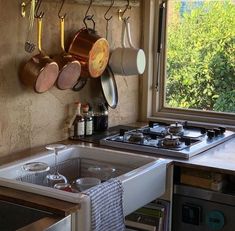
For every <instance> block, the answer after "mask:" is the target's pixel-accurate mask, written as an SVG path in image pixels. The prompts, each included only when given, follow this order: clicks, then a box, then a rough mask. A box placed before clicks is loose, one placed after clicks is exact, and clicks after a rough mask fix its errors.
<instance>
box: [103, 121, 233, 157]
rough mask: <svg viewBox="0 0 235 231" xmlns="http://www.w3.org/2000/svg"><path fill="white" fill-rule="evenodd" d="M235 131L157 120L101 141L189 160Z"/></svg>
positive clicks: (111, 144) (229, 136) (106, 143)
mask: <svg viewBox="0 0 235 231" xmlns="http://www.w3.org/2000/svg"><path fill="white" fill-rule="evenodd" d="M232 137H235V133H234V132H232V131H228V130H226V129H225V128H224V127H216V128H213V129H207V128H204V127H197V126H188V125H187V122H185V123H177V122H176V123H173V124H166V123H160V122H159V123H156V122H149V126H146V127H143V128H138V129H134V130H129V131H128V130H125V129H120V132H119V134H115V135H111V136H108V137H106V138H104V139H102V140H100V144H102V145H107V146H111V147H117V148H125V149H129V150H137V151H142V152H145V153H151V154H156V155H164V156H172V157H175V158H183V159H189V158H190V157H192V156H194V155H197V154H199V153H201V152H203V151H205V150H207V149H209V148H212V147H214V146H216V145H218V144H220V143H223V142H225V141H227V140H229V139H231V138H232Z"/></svg>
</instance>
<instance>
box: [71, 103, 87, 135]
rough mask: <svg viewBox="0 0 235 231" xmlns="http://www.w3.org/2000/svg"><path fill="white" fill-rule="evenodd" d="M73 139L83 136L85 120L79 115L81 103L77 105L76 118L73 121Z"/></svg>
mask: <svg viewBox="0 0 235 231" xmlns="http://www.w3.org/2000/svg"><path fill="white" fill-rule="evenodd" d="M73 127H74V138H75V139H76V138H82V137H84V135H85V120H84V118H83V116H82V115H81V103H77V111H76V117H75V119H74V121H73Z"/></svg>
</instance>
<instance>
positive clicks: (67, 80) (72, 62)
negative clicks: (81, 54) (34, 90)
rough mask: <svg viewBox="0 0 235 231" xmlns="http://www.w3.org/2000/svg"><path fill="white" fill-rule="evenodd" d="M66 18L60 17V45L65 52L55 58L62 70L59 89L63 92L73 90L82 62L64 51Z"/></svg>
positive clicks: (58, 82)
mask: <svg viewBox="0 0 235 231" xmlns="http://www.w3.org/2000/svg"><path fill="white" fill-rule="evenodd" d="M64 18H65V17H60V32H61V33H60V38H61V41H60V43H61V48H62V50H63V52H62V53H61V54H59V55H57V56H55V57H54V58H53V59H54V60H55V61H56V62H57V64H58V65H59V68H60V71H59V75H58V79H57V87H58V88H59V89H61V90H65V89H71V88H73V86H74V85H75V84H76V82H77V81H78V79H79V77H80V74H81V64H80V62H79V61H78V60H77V59H75V58H74V57H73V56H72V55H71V54H69V53H67V52H65V49H64Z"/></svg>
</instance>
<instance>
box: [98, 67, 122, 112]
mask: <svg viewBox="0 0 235 231" xmlns="http://www.w3.org/2000/svg"><path fill="white" fill-rule="evenodd" d="M100 82H101V88H102V92H103V95H104V98H105V101H106V102H107V104H108V105H109V107H111V108H113V109H114V108H116V107H117V104H118V90H117V84H116V80H115V77H114V74H113V72H112V70H111V68H110V67H109V66H107V67H106V69H105V71H104V73H103V74H102V75H101V78H100Z"/></svg>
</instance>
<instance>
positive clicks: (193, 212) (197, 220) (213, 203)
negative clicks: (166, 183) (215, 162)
mask: <svg viewBox="0 0 235 231" xmlns="http://www.w3.org/2000/svg"><path fill="white" fill-rule="evenodd" d="M174 173H175V175H174V192H173V220H172V231H178V230H180V231H186V230H187V231H188V230H191V231H220V230H221V231H231V230H233V229H234V228H233V227H234V225H235V221H234V214H235V190H234V184H233V182H232V179H233V176H232V175H230V174H228V173H222V172H219V170H216V169H214V170H211V169H197V168H187V167H186V168H185V167H178V166H175V169H174Z"/></svg>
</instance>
